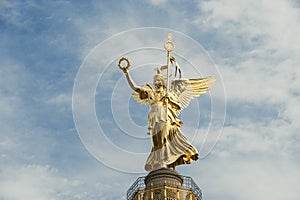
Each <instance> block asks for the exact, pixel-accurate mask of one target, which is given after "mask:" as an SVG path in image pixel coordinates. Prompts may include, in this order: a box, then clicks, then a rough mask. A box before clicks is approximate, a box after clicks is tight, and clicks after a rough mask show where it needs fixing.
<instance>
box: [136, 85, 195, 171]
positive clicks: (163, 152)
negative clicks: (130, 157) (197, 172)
mask: <svg viewBox="0 0 300 200" xmlns="http://www.w3.org/2000/svg"><path fill="white" fill-rule="evenodd" d="M133 97H134V99H135V100H136V101H138V102H140V103H143V104H148V105H149V106H150V110H149V113H148V134H149V135H150V137H151V142H152V149H151V153H150V155H149V157H148V159H147V161H146V165H145V170H146V171H153V170H157V169H160V168H166V167H167V168H175V166H177V165H181V164H190V163H191V161H195V160H197V159H198V151H197V149H196V148H195V147H194V146H193V145H192V144H191V143H190V142H189V141H188V140H187V138H186V137H185V136H184V135H183V134H182V133H181V131H180V129H179V127H180V126H181V124H182V123H181V121H180V120H179V119H178V117H177V115H176V114H175V112H174V110H175V109H179V104H177V100H176V98H175V97H174V96H172V94H171V95H170V96H169V97H168V100H166V97H165V92H164V91H159V90H157V91H154V90H153V89H152V88H151V87H150V86H147V85H146V86H144V87H141V88H140V89H139V91H137V92H135V93H134V94H133ZM166 101H168V103H166ZM166 105H167V107H168V109H167V108H166Z"/></svg>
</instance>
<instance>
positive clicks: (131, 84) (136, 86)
mask: <svg viewBox="0 0 300 200" xmlns="http://www.w3.org/2000/svg"><path fill="white" fill-rule="evenodd" d="M123 61H126V62H127V65H126V66H122V64H121V63H122V62H123ZM118 66H119V68H120V69H121V70H122V71H123V73H124V74H125V76H126V79H127V82H128V84H129V86H130V87H131V88H132V89H133V90H134V91H136V92H138V91H139V89H140V87H139V86H138V85H137V84H135V82H134V81H133V80H132V78H131V76H130V74H129V67H130V62H129V60H128V58H124V57H122V58H120V60H119V64H118Z"/></svg>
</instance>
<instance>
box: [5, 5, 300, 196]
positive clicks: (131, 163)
mask: <svg viewBox="0 0 300 200" xmlns="http://www.w3.org/2000/svg"><path fill="white" fill-rule="evenodd" d="M299 9H300V4H299V1H296V0H278V1H276V2H274V1H271V0H262V1H253V0H243V1H237V0H228V1H221V0H211V1H209V0H207V1H206V0H205V1H186V2H183V1H168V0H152V1H150V0H149V1H134V0H131V1H63V0H61V1H8V0H2V1H0V49H1V53H0V75H1V79H0V199H5V200H6V199H7V200H15V199H32V200H35V199H38V200H50V199H63V200H68V199H125V195H126V190H127V189H128V188H129V187H130V186H131V184H132V183H133V182H134V181H135V180H136V179H137V177H138V176H143V175H145V174H146V172H145V171H143V166H144V160H146V158H147V155H148V152H149V151H150V141H149V138H147V134H146V131H147V129H146V127H145V126H146V117H147V114H146V113H147V108H144V107H142V106H141V105H138V104H136V103H135V102H133V101H132V99H130V93H131V91H130V88H129V87H128V86H127V84H126V83H125V80H124V77H122V73H121V72H120V71H119V70H118V69H117V67H116V66H115V64H116V61H117V59H118V58H119V57H121V56H124V55H125V56H128V57H130V59H131V61H132V62H133V64H134V65H133V66H132V73H133V77H134V78H135V80H136V81H137V82H138V83H139V84H144V83H145V82H146V81H148V82H151V79H152V75H150V74H151V73H153V72H154V71H153V69H152V66H153V65H154V64H163V62H164V61H165V60H164V59H165V57H164V56H165V54H164V53H163V51H162V46H159V45H160V44H161V45H162V43H160V42H163V41H165V39H166V33H167V32H168V31H170V30H172V31H173V33H174V34H173V36H174V41H175V45H176V50H175V52H174V53H176V55H177V58H179V59H178V60H179V61H180V63H179V64H180V65H181V68H182V70H183V73H184V76H185V77H186V78H189V77H191V78H194V76H200V75H199V73H198V72H199V71H200V72H201V74H202V75H203V76H208V75H212V76H214V77H216V78H217V82H216V86H215V87H214V88H213V89H212V91H211V93H209V94H206V95H203V96H201V97H200V98H199V99H198V100H195V101H193V102H192V103H191V105H190V107H189V108H187V109H186V110H185V112H184V113H183V114H182V117H183V121H184V126H183V132H184V133H185V134H186V136H187V137H188V138H189V140H191V141H193V144H194V145H195V146H196V147H197V148H198V149H201V152H208V150H209V149H210V148H209V147H211V146H212V144H215V143H216V140H217V138H218V137H219V129H220V127H219V126H220V125H222V127H221V128H222V135H221V137H220V138H219V139H218V141H217V144H216V146H215V147H214V148H213V150H212V151H211V152H210V153H209V155H208V156H204V157H203V159H201V160H199V161H197V162H196V163H193V164H191V165H189V166H181V167H178V171H179V172H180V173H181V174H184V175H188V176H192V177H193V179H194V180H195V182H196V183H197V184H198V186H199V187H201V188H202V190H203V193H204V199H209V200H216V199H230V200H232V199H237V200H248V199H249V200H250V199H272V200H281V199H284V200H296V199H298V192H297V191H298V185H299V180H300V170H299V169H300V158H299V151H300V145H299V140H300V137H299V130H300V125H299V123H298V119H299V118H300V89H299V88H300V70H299V67H300V56H299V52H300V46H299V44H300V37H299V35H298V34H299V32H300V28H299V27H300V12H299ZM150 27H159V28H150ZM142 33H143V34H142ZM160 33H161V34H160ZM185 41H186V42H185ZM189 42H190V43H189ZM152 44H153V45H152ZM195 44H200V45H201V46H202V47H203V48H204V49H205V50H204V49H202V48H201V47H199V46H198V47H197V48H192V47H194V46H193V45H195ZM147 45H148V46H149V45H150V46H151V45H152V46H151V48H152V49H150V50H149V49H141V50H135V51H132V52H130V50H134V49H136V48H138V47H144V46H145V47H148V46H147ZM159 48H161V50H160V49H159ZM126 51H127V52H126ZM206 53H208V54H206ZM208 55H209V56H210V57H209V56H208ZM210 58H211V59H212V60H213V62H212V61H211V60H210ZM187 61H189V62H191V63H193V64H199V65H197V66H196V68H192V67H190V68H189V66H190V64H189V63H188V62H187ZM88 66H93V68H91V71H89V73H87V74H86V75H88V76H87V77H88V78H87V79H85V80H86V82H85V81H81V82H80V81H79V83H80V84H82V88H84V89H85V86H86V87H88V89H89V90H86V91H85V90H84V91H82V93H80V94H79V95H78V96H76V95H77V93H76V94H75V95H74V93H73V89H74V88H75V91H76V81H78V80H80V79H79V78H78V77H79V75H78V74H81V72H80V70H84V69H86V68H85V67H88ZM204 66H205V67H204ZM153 68H154V67H153ZM93 70H94V71H93ZM94 72H97V73H94ZM100 72H101V73H102V72H103V73H102V74H100ZM83 77H84V76H83ZM91 81H94V82H93V83H95V85H92V86H90V85H89V83H90V82H91ZM93 87H94V88H93ZM93 89H94V90H93ZM92 90H93V91H94V92H95V93H94V96H93V97H92V98H91V99H89V98H88V97H86V96H84V95H85V94H86V93H85V92H88V91H92ZM72 95H73V98H74V97H75V98H76V97H78V100H79V101H78V102H80V103H82V104H81V106H83V107H76V106H75V108H79V110H75V115H76V111H78V112H79V111H86V110H85V107H84V106H85V105H90V104H89V103H91V102H92V103H93V101H94V103H95V104H92V105H95V116H96V118H97V120H98V123H99V126H100V127H101V128H102V131H103V132H104V133H105V137H100V134H99V135H98V134H97V133H96V132H97V130H92V129H91V127H90V126H88V125H89V122H90V121H89V119H90V118H85V116H81V117H82V118H78V119H81V121H80V123H81V125H82V124H83V125H86V127H87V128H90V129H88V130H91V132H89V133H80V131H78V130H76V127H77V128H78V127H79V124H78V123H77V124H76V126H75V122H74V119H73V114H74V107H73V109H72ZM118 95H119V96H118ZM73 100H74V99H73ZM123 102H125V103H124V105H125V106H124V107H123V106H120V105H122V103H123ZM73 103H74V102H73ZM225 103H226V119H225V122H224V126H223V121H222V117H223V114H224V112H223V111H224V110H223V109H224V104H225ZM73 105H74V104H73ZM212 105H213V106H212ZM194 109H199V111H197V112H194ZM83 113H84V114H85V112H83ZM199 113H201V116H199V115H198V114H199ZM195 116H196V117H198V118H197V120H198V121H199V120H200V123H199V124H198V121H197V120H196V121H193V119H194V118H195ZM212 116H213V117H212ZM211 117H212V118H213V119H212V120H210V118H211ZM214 120H215V121H214ZM212 121H213V122H212ZM127 122H128V123H127ZM86 127H85V128H86ZM209 127H210V128H209ZM83 130H84V129H83ZM93 131H95V133H96V137H95V138H93V135H91V136H90V137H88V136H89V135H88V134H90V133H92V132H93ZM82 134H83V135H82ZM85 138H86V139H87V140H85ZM99 138H100V139H99ZM105 138H106V139H108V141H110V142H111V143H107V142H106V140H104V139H105ZM204 141H205V142H206V143H205V144H208V145H207V146H205V145H204V146H203V142H204ZM87 144H88V145H87ZM97 144H100V145H97ZM86 147H87V148H86ZM112 147H114V148H112ZM87 149H88V150H89V151H88V150H87ZM119 149H121V150H124V152H125V154H124V155H125V156H123V157H122V155H123V154H119V153H118V150H119ZM124 152H123V153H124ZM108 155H109V156H108ZM99 160H100V161H102V162H100V161H99ZM107 163H108V164H107ZM135 169H137V171H138V172H139V173H132V172H131V170H135ZM140 169H141V170H140Z"/></svg>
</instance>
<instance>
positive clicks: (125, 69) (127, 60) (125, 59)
mask: <svg viewBox="0 0 300 200" xmlns="http://www.w3.org/2000/svg"><path fill="white" fill-rule="evenodd" d="M123 61H126V62H127V65H126V66H123V65H122V62H123ZM118 66H119V68H120V69H121V70H122V71H123V73H124V74H127V73H128V70H129V67H130V61H129V59H128V58H125V57H122V58H120V59H119V63H118Z"/></svg>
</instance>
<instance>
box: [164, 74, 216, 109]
mask: <svg viewBox="0 0 300 200" xmlns="http://www.w3.org/2000/svg"><path fill="white" fill-rule="evenodd" d="M214 82H215V79H214V78H212V77H206V78H198V79H174V80H173V81H172V82H171V89H170V91H171V93H173V95H174V96H175V97H176V98H177V101H178V102H179V105H180V109H181V110H182V109H184V108H186V107H187V106H188V105H189V103H190V101H191V100H192V99H193V98H195V97H198V96H200V95H201V94H204V93H206V91H207V90H209V89H210V88H211V86H212V85H213V83H214Z"/></svg>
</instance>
